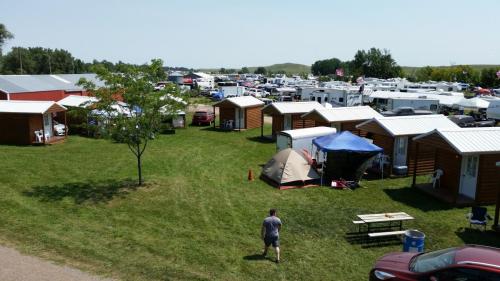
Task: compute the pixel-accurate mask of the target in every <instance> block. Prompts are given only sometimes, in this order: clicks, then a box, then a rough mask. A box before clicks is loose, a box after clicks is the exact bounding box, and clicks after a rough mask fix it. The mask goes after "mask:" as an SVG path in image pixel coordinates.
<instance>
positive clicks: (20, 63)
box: [17, 48, 23, 74]
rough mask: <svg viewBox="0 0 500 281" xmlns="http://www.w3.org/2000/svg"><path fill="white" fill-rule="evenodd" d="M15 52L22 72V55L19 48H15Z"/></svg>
mask: <svg viewBox="0 0 500 281" xmlns="http://www.w3.org/2000/svg"><path fill="white" fill-rule="evenodd" d="M17 53H18V54H19V65H20V67H21V74H23V57H22V56H21V49H20V48H18V49H17Z"/></svg>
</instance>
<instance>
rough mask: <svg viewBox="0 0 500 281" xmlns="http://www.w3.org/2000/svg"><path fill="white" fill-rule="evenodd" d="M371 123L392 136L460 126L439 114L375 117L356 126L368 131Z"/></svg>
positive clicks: (417, 133) (418, 133)
mask: <svg viewBox="0 0 500 281" xmlns="http://www.w3.org/2000/svg"><path fill="white" fill-rule="evenodd" d="M372 125H377V126H379V127H381V128H382V129H383V130H384V131H386V132H387V133H388V134H389V135H391V136H393V137H397V136H410V135H420V134H424V133H427V132H429V131H432V130H434V129H437V128H451V129H456V128H460V127H458V126H457V124H455V123H453V122H452V121H451V120H450V119H448V118H447V117H446V116H444V115H441V114H434V115H411V116H395V117H376V118H373V119H370V120H367V121H365V122H363V123H361V124H359V125H357V126H356V128H358V129H361V130H365V131H368V132H370V131H371V126H372Z"/></svg>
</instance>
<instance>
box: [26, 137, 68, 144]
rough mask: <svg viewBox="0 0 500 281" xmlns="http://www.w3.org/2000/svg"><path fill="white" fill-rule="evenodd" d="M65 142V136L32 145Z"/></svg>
mask: <svg viewBox="0 0 500 281" xmlns="http://www.w3.org/2000/svg"><path fill="white" fill-rule="evenodd" d="M65 141H66V136H52V137H50V138H49V139H48V140H46V141H45V143H41V142H33V145H44V144H58V143H63V142H65Z"/></svg>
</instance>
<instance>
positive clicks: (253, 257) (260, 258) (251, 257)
mask: <svg viewBox="0 0 500 281" xmlns="http://www.w3.org/2000/svg"><path fill="white" fill-rule="evenodd" d="M243 259H244V260H246V261H263V260H266V259H267V258H266V257H265V256H263V255H262V254H254V255H248V256H244V257H243Z"/></svg>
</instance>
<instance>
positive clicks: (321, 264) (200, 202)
mask: <svg viewBox="0 0 500 281" xmlns="http://www.w3.org/2000/svg"><path fill="white" fill-rule="evenodd" d="M267 129H269V128H267ZM258 135H260V130H249V131H246V132H241V133H238V132H230V133H225V132H218V131H213V130H212V129H210V128H197V127H191V128H188V129H185V130H177V133H176V134H175V135H168V136H161V137H159V138H158V139H157V140H155V141H153V142H151V146H150V147H149V148H148V150H147V151H146V154H145V159H144V175H145V178H146V181H147V184H146V186H144V187H140V188H137V189H136V188H134V186H133V184H132V183H131V181H134V180H135V175H136V170H135V162H134V158H133V156H132V154H131V153H130V152H129V151H128V149H127V148H126V147H125V146H124V145H120V144H114V143H111V142H108V141H106V140H94V139H87V138H82V137H70V138H69V139H68V140H67V142H66V143H63V144H59V145H52V146H46V147H17V146H0V178H1V181H0V193H1V194H2V196H1V197H0V240H1V243H2V244H4V245H9V246H13V247H16V248H18V249H20V250H21V251H23V252H24V253H27V254H32V255H37V256H41V257H45V258H48V259H51V260H55V261H57V262H61V263H65V264H69V265H72V266H76V267H78V268H81V269H84V270H88V271H91V272H94V273H98V274H103V275H107V276H112V277H115V278H119V279H124V280H213V279H216V280H269V279H270V278H272V279H275V280H366V277H367V274H368V272H369V270H370V268H371V266H372V265H373V263H374V261H375V260H376V259H377V258H378V257H380V256H381V255H383V254H385V253H387V252H390V251H398V250H400V249H401V244H395V245H389V246H377V247H369V248H368V247H365V245H362V244H357V243H355V242H353V241H351V240H350V239H348V238H347V237H346V233H348V232H351V231H353V230H355V228H354V227H353V226H352V225H351V220H353V219H355V215H356V214H361V213H372V212H391V211H406V212H408V213H409V214H411V215H413V216H414V217H415V218H416V219H415V221H413V222H410V223H408V224H406V226H407V227H411V228H417V229H420V230H422V231H423V232H425V233H426V235H427V240H426V247H427V249H428V250H434V249H439V248H443V247H449V246H456V245H462V244H464V243H479V244H486V245H496V246H499V245H500V237H499V236H495V235H494V234H492V233H490V232H485V233H482V232H479V231H470V230H464V229H463V227H465V226H466V225H467V223H466V220H465V214H466V213H467V212H468V211H469V209H457V208H448V207H447V206H446V205H443V204H441V203H439V202H438V201H435V200H433V199H430V198H428V197H426V196H425V195H423V194H420V193H419V192H418V191H415V190H412V189H410V188H408V185H409V183H410V179H407V178H405V179H388V180H374V181H363V182H362V185H363V187H364V188H359V189H356V190H354V191H338V190H330V189H327V188H310V189H302V190H301V189H298V190H297V189H296V190H287V191H279V190H276V189H274V188H272V187H270V186H268V185H267V184H265V183H264V182H262V181H260V180H256V181H253V182H248V181H247V171H248V169H252V170H254V171H256V172H257V174H258V173H259V172H260V166H259V165H261V164H264V163H265V162H266V161H267V160H268V159H269V158H270V157H271V156H272V154H273V153H274V152H275V147H274V144H272V143H261V142H259V141H258V140H257V138H256V137H257V136H258ZM270 207H276V208H278V210H279V216H280V217H281V218H282V220H283V223H284V227H283V232H282V236H281V240H282V241H281V244H282V252H283V256H282V258H283V263H281V264H279V265H277V264H275V263H273V262H272V261H271V260H267V259H260V258H259V256H258V254H259V253H260V252H261V241H260V239H259V230H260V225H261V222H262V219H263V218H264V217H265V216H266V214H267V211H268V209H269V208H270ZM492 211H493V208H492V207H490V212H492Z"/></svg>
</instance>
